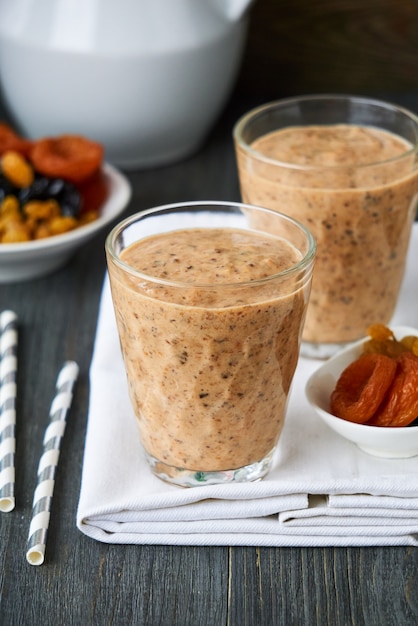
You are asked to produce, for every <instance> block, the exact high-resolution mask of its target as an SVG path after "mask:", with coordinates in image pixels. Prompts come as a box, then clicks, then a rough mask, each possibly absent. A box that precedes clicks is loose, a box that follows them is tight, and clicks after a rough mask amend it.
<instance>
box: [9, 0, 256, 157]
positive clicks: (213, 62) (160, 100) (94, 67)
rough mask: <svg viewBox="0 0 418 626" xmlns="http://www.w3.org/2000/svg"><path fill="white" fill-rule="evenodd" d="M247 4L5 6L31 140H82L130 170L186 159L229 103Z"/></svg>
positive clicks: (15, 110)
mask: <svg viewBox="0 0 418 626" xmlns="http://www.w3.org/2000/svg"><path fill="white" fill-rule="evenodd" d="M249 4H250V1H249V0H246V1H244V0H204V1H202V0H200V1H199V0H149V2H143V1H141V2H138V0H119V2H114V0H100V2H97V0H60V2H58V3H57V2H56V0H42V2H37V1H35V0H13V2H11V3H9V2H0V48H1V54H0V80H1V87H2V92H3V97H4V101H5V103H6V104H7V106H8V109H9V111H10V113H11V115H12V117H13V119H14V122H15V124H16V125H17V126H18V127H19V128H20V130H21V132H22V133H23V134H25V135H27V136H29V137H32V138H38V137H43V136H54V135H61V134H63V133H73V134H81V135H85V136H86V137H90V138H91V139H94V140H96V141H99V142H100V143H102V144H103V145H104V147H105V150H106V160H107V161H108V162H110V163H112V164H114V165H117V166H118V167H122V168H124V169H126V168H130V169H135V168H138V167H150V166H156V165H163V164H168V163H171V162H174V161H177V160H179V159H181V158H184V157H186V156H188V155H189V154H191V153H192V152H194V151H195V150H197V149H198V147H199V146H200V145H201V144H202V142H203V141H204V140H205V139H206V137H207V136H208V134H209V132H210V130H211V128H212V126H213V124H214V122H215V120H216V119H217V117H218V115H219V114H220V112H221V110H222V109H223V107H224V105H225V104H226V101H227V99H228V98H229V95H230V93H231V90H232V88H233V86H234V84H235V80H236V77H237V75H238V70H239V68H240V65H241V58H242V55H243V52H244V46H245V42H246V38H247V28H248V19H247V16H246V15H244V16H243V17H242V19H238V17H239V15H240V14H243V12H244V9H245V7H246V6H247V5H249ZM12 5H13V6H12ZM229 5H231V6H230V8H228V7H229ZM98 112H99V113H98Z"/></svg>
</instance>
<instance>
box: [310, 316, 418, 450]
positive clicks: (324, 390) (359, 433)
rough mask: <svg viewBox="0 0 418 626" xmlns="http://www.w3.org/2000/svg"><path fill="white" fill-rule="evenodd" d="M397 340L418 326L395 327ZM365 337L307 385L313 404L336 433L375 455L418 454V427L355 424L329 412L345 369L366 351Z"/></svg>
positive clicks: (321, 367) (316, 373)
mask: <svg viewBox="0 0 418 626" xmlns="http://www.w3.org/2000/svg"><path fill="white" fill-rule="evenodd" d="M392 330H393V332H394V333H395V337H396V338H397V339H401V338H402V337H404V336H405V335H418V329H416V328H410V327H408V326H396V327H393V328H392ZM363 343H364V339H362V340H360V341H357V342H356V343H354V344H352V345H351V346H350V347H348V348H345V349H344V350H342V351H341V352H339V353H338V354H336V355H335V356H333V357H331V358H330V359H329V360H328V361H326V362H325V363H324V364H323V365H321V366H320V367H319V368H318V369H317V370H316V371H315V372H314V374H312V376H311V377H310V378H309V380H308V382H307V384H306V396H307V399H308V401H309V403H310V404H311V405H312V407H313V408H314V409H315V411H316V412H317V414H318V415H319V416H320V417H321V418H322V419H323V420H324V422H325V423H326V424H327V425H328V426H329V427H330V428H332V430H334V431H335V432H336V433H338V434H339V435H341V437H345V438H346V439H348V440H349V441H352V442H353V443H355V444H356V445H357V446H358V447H359V448H360V449H361V450H363V451H364V452H367V453H368V454H371V455H373V456H380V457H386V458H394V459H395V458H399V459H400V458H408V457H411V456H416V455H418V426H408V427H406V428H389V427H382V426H367V425H366V424H355V423H353V422H349V421H347V420H344V419H342V418H340V417H335V415H332V414H331V413H330V412H329V403H330V396H331V393H332V391H333V389H334V387H335V384H336V382H337V380H338V378H339V376H340V374H341V372H342V371H343V370H344V369H345V368H346V367H347V365H349V363H351V362H352V361H354V360H355V359H356V358H357V357H359V356H360V354H361V352H362V344H363Z"/></svg>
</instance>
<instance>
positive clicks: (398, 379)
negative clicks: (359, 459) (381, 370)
mask: <svg viewBox="0 0 418 626" xmlns="http://www.w3.org/2000/svg"><path fill="white" fill-rule="evenodd" d="M417 417H418V357H417V356H415V355H414V354H411V353H410V352H404V353H403V354H401V355H400V356H399V357H398V358H397V359H396V373H395V377H394V380H393V382H392V384H391V386H390V388H389V389H388V391H387V394H386V397H385V399H384V402H383V403H382V404H381V406H380V407H379V409H378V410H377V411H376V414H375V415H374V417H373V419H372V420H370V422H369V424H370V425H372V426H393V427H402V426H408V425H409V424H411V423H412V422H413V421H414V420H415V419H416V418H417Z"/></svg>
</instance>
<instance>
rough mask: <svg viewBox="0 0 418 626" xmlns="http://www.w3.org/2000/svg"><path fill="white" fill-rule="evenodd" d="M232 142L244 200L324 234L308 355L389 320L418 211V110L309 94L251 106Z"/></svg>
mask: <svg viewBox="0 0 418 626" xmlns="http://www.w3.org/2000/svg"><path fill="white" fill-rule="evenodd" d="M234 141H235V148H236V156H237V164H238V172H239V181H240V187H241V195H242V200H243V201H244V202H249V203H251V204H256V205H260V206H264V207H268V208H270V209H273V210H276V211H280V212H282V213H285V214H287V215H290V216H292V217H294V218H295V219H297V220H299V221H300V222H302V223H304V224H305V225H306V226H307V227H308V228H309V230H310V231H311V232H312V233H313V235H314V237H315V239H316V242H317V247H318V250H317V260H316V264H315V271H314V276H313V282H312V292H311V298H310V303H309V307H308V312H307V317H306V323H305V328H304V333H303V343H302V349H301V353H302V354H303V355H304V356H309V357H318V358H325V357H328V356H331V355H332V354H333V353H334V352H335V351H336V350H337V349H339V348H340V347H342V346H343V345H344V344H346V343H348V342H351V341H355V340H357V339H360V338H361V337H363V336H364V335H365V334H366V330H367V327H368V326H369V325H370V324H372V323H376V322H380V323H383V324H388V323H389V322H390V320H391V318H392V315H393V312H394V309H395V306H396V303H397V299H398V294H399V290H400V287H401V283H402V278H403V275H404V269H405V262H406V255H407V249H408V244H409V239H410V234H411V227H412V223H413V221H414V218H415V215H416V205H417V193H418V176H417V147H418V122H417V117H416V116H415V115H414V114H412V113H410V112H409V111H407V110H405V109H402V108H400V107H398V106H396V105H392V104H389V103H385V102H381V101H378V100H372V99H368V98H360V97H351V96H344V95H342V96H338V95H335V96H334V95H319V96H304V97H298V98H291V99H287V100H280V101H277V102H273V103H270V104H266V105H263V106H261V107H259V108H257V109H254V110H252V111H250V112H249V113H247V114H246V115H244V116H243V117H242V118H241V119H240V120H239V121H238V122H237V124H236V125H235V128H234ZM266 228H267V226H266ZM267 230H268V228H267ZM270 232H274V225H273V224H271V227H270Z"/></svg>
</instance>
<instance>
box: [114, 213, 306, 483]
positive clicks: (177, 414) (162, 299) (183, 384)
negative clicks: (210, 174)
mask: <svg viewBox="0 0 418 626" xmlns="http://www.w3.org/2000/svg"><path fill="white" fill-rule="evenodd" d="M261 218H264V219H267V218H268V219H267V222H268V224H270V223H273V225H274V234H270V233H266V232H265V231H264V230H263V227H262V222H263V219H261ZM315 250H316V246H315V241H314V239H313V237H312V235H311V233H310V232H309V231H308V230H307V229H306V228H305V227H304V226H303V225H301V224H299V223H298V222H296V221H295V220H293V219H291V218H289V217H287V216H284V215H281V214H279V213H277V212H274V211H269V210H267V209H262V208H259V207H252V206H248V205H243V204H238V203H222V202H211V203H186V204H180V205H169V206H164V207H160V208H156V209H150V210H148V211H143V212H141V213H138V214H136V215H133V216H131V217H129V218H128V219H126V220H125V221H123V222H121V223H120V224H119V225H117V226H116V227H115V228H114V229H113V231H112V232H111V233H110V234H109V236H108V238H107V241H106V253H107V262H108V270H109V277H110V284H111V290H112V298H113V304H114V309H115V315H116V321H117V325H118V330H119V336H120V341H121V346H122V353H123V357H124V362H125V367H126V373H127V378H128V385H129V393H130V399H131V403H132V406H133V409H134V413H135V416H136V418H137V422H138V426H139V434H140V440H141V442H142V446H143V449H144V452H145V456H146V458H147V460H148V462H149V464H150V467H151V469H152V471H153V472H154V473H155V474H156V475H157V476H159V477H160V478H162V479H164V480H166V481H169V482H173V483H175V484H179V485H182V486H194V485H202V484H214V483H228V482H233V481H252V480H257V479H259V478H261V477H262V476H264V475H265V474H266V472H267V471H268V469H269V468H270V465H271V462H272V457H273V453H274V450H275V448H276V446H277V443H278V440H279V437H280V433H281V431H282V428H283V424H284V419H285V412H286V405H287V398H288V395H289V390H290V387H291V383H292V379H293V375H294V371H295V368H296V364H297V361H298V356H299V347H300V340H301V333H302V327H303V323H304V319H305V312H306V308H307V303H308V298H309V292H310V285H311V277H312V268H313V264H314V258H315Z"/></svg>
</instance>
